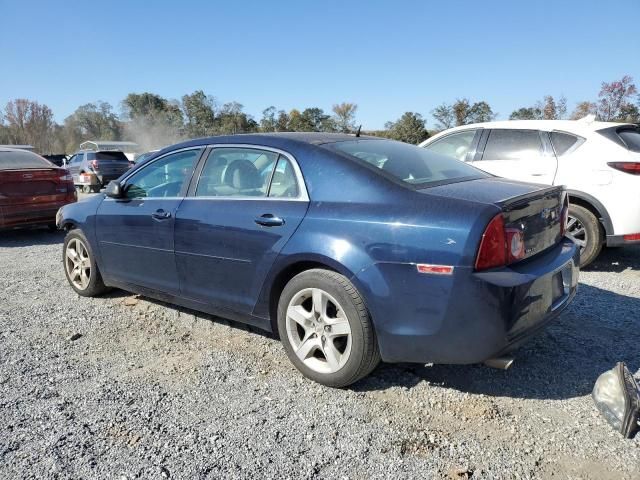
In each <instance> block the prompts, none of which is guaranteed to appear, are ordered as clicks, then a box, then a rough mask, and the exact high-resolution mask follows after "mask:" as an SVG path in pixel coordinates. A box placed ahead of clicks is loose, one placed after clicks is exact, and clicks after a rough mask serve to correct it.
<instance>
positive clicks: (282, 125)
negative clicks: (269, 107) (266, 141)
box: [276, 110, 289, 132]
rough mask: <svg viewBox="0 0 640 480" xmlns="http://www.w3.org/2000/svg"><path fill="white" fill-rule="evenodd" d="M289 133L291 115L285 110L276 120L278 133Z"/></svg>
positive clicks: (281, 111) (280, 112) (279, 113)
mask: <svg viewBox="0 0 640 480" xmlns="http://www.w3.org/2000/svg"><path fill="white" fill-rule="evenodd" d="M288 131H289V114H288V113H287V112H285V111H284V110H280V111H279V112H278V118H277V119H276V132H288Z"/></svg>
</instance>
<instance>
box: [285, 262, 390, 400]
mask: <svg viewBox="0 0 640 480" xmlns="http://www.w3.org/2000/svg"><path fill="white" fill-rule="evenodd" d="M307 289H320V290H322V291H324V292H326V293H327V294H329V295H330V296H331V297H333V298H334V299H335V300H336V301H337V302H338V303H339V304H340V305H341V308H342V310H343V311H344V315H345V316H346V318H347V320H348V323H349V327H350V330H351V332H350V334H351V350H350V354H349V355H348V359H347V360H346V362H345V363H344V365H343V366H342V367H341V368H340V369H339V370H337V371H336V372H333V373H320V372H317V371H315V370H313V369H311V368H309V367H308V366H307V365H306V364H305V363H304V362H303V361H302V360H301V359H300V358H298V356H297V355H296V353H295V351H294V347H293V345H292V344H291V341H290V338H289V335H288V332H287V319H286V317H287V308H288V306H289V304H290V302H291V301H292V299H293V298H294V296H296V295H298V294H299V292H301V291H304V290H307ZM278 333H279V334H280V339H281V340H282V343H283V345H284V348H285V351H286V353H287V356H288V357H289V359H290V360H291V362H292V363H293V364H294V366H295V367H296V368H297V369H298V370H300V372H302V374H303V375H304V376H306V377H307V378H309V379H311V380H313V381H315V382H318V383H320V384H322V385H325V386H328V387H336V388H340V387H345V386H347V385H351V384H352V383H355V382H357V381H358V380H360V379H362V378H364V377H366V376H367V375H369V373H371V372H372V371H373V370H374V369H375V368H376V366H377V365H378V364H379V363H380V351H379V348H378V342H377V340H376V336H375V331H374V328H373V325H372V322H371V319H370V317H369V313H368V311H367V308H366V306H365V304H364V300H363V299H362V297H361V296H360V294H359V293H358V291H357V290H356V288H355V287H354V286H353V284H352V283H351V282H350V281H349V280H348V279H347V278H346V277H344V276H343V275H340V274H339V273H336V272H332V271H329V270H323V269H312V270H307V271H305V272H302V273H300V274H298V275H296V276H295V277H294V278H292V279H291V280H290V281H289V283H287V285H286V286H285V288H284V290H283V291H282V294H281V295H280V300H279V302H278ZM322 338H323V340H324V336H323V337H322Z"/></svg>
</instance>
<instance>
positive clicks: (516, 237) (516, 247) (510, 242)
mask: <svg viewBox="0 0 640 480" xmlns="http://www.w3.org/2000/svg"><path fill="white" fill-rule="evenodd" d="M506 233H507V263H512V262H516V261H518V260H522V259H523V258H524V235H523V233H522V231H521V230H518V229H517V228H507V230H506Z"/></svg>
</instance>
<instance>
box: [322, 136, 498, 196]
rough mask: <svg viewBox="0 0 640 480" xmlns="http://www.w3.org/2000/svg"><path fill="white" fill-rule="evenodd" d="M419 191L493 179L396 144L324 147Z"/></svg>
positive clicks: (358, 142)
mask: <svg viewBox="0 0 640 480" xmlns="http://www.w3.org/2000/svg"><path fill="white" fill-rule="evenodd" d="M324 146H325V147H327V148H329V149H333V150H337V151H339V152H343V153H346V154H347V155H349V156H350V157H353V158H355V159H357V160H359V161H364V162H366V163H367V164H369V165H370V166H373V167H375V168H378V169H380V170H381V171H382V172H384V173H386V174H388V175H390V176H392V177H394V178H396V179H397V180H401V181H402V182H404V183H407V184H409V185H413V186H416V187H426V186H429V185H434V184H438V185H439V184H442V183H450V182H457V181H463V180H471V179H474V178H483V177H489V176H490V175H489V174H487V173H484V172H482V171H481V170H478V169H477V168H475V167H472V166H471V165H467V164H466V163H464V162H461V161H459V160H456V159H455V158H451V157H445V156H443V155H438V154H436V153H433V152H431V151H429V150H427V149H424V148H420V147H416V146H415V145H409V144H407V143H402V142H395V141H392V140H354V141H347V142H337V143H330V144H326V145H324Z"/></svg>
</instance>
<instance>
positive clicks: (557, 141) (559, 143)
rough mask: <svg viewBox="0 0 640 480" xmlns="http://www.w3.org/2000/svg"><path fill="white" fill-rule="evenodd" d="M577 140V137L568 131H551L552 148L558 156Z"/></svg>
mask: <svg viewBox="0 0 640 480" xmlns="http://www.w3.org/2000/svg"><path fill="white" fill-rule="evenodd" d="M578 140H580V138H579V137H576V136H575V135H571V134H570V133H564V132H551V143H552V144H553V150H554V151H555V152H556V155H557V156H559V157H560V156H562V155H564V154H565V153H567V151H568V150H569V149H570V148H571V147H573V146H574V145H575V144H576V143H577V142H578Z"/></svg>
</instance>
